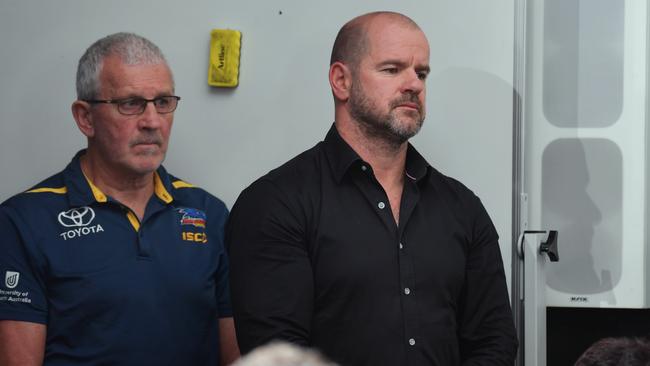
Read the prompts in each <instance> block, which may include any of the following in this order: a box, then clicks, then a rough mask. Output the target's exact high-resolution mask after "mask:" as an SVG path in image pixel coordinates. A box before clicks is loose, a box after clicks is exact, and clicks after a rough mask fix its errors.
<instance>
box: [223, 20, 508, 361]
mask: <svg viewBox="0 0 650 366" xmlns="http://www.w3.org/2000/svg"><path fill="white" fill-rule="evenodd" d="M428 74H429V44H428V41H427V38H426V36H425V35H424V33H423V32H422V30H421V29H420V28H419V27H418V25H417V24H416V23H415V22H413V21H412V20H411V19H409V18H408V17H406V16H404V15H401V14H397V13H390V12H377V13H370V14H365V15H362V16H360V17H357V18H355V19H353V20H351V21H350V22H348V23H347V24H345V26H343V28H342V29H341V30H340V32H339V34H338V36H337V38H336V41H335V43H334V47H333V50H332V58H331V63H330V70H329V81H330V85H331V88H332V94H333V96H334V106H335V121H334V125H333V126H332V127H331V128H330V130H329V132H328V133H327V136H326V137H325V140H324V141H322V142H320V143H319V144H317V145H316V146H315V147H313V148H312V149H310V150H308V151H306V152H304V153H302V154H300V155H298V156H297V157H295V158H294V159H292V160H291V161H289V162H287V163H286V164H284V165H282V166H281V167H279V168H277V169H275V170H273V171H271V172H270V173H269V174H267V175H266V176H264V177H262V178H260V179H259V180H257V181H256V182H254V183H253V184H252V185H251V186H250V187H248V188H247V189H246V190H245V191H244V192H243V193H242V194H241V196H240V197H239V199H238V200H237V203H236V204H235V206H234V207H233V211H232V215H231V217H230V219H229V223H228V226H227V229H226V245H227V247H228V249H229V251H230V255H231V271H232V272H231V287H232V300H233V312H234V316H235V324H236V328H237V336H238V341H239V344H240V347H241V348H242V350H243V351H249V350H250V349H252V348H253V347H255V346H258V345H260V344H263V343H266V342H269V341H270V340H273V339H283V340H287V341H290V342H295V343H298V344H301V345H305V346H311V347H316V348H319V349H320V350H322V351H323V352H324V354H325V355H326V356H328V357H330V358H331V359H333V360H334V361H336V362H338V363H340V364H342V365H368V366H370V365H373V366H377V365H391V366H395V365H439V366H453V365H477V366H478V365H481V366H486V365H512V364H513V362H514V358H515V354H516V350H517V340H516V336H515V329H514V325H513V319H512V313H511V309H510V304H509V300H508V291H507V288H506V282H505V276H504V271H503V263H502V259H501V254H500V250H499V245H498V236H497V233H496V230H495V228H494V226H493V224H492V222H491V221H490V218H489V217H488V214H487V213H486V211H485V209H484V207H483V205H482V204H481V202H480V200H479V199H478V197H476V196H475V195H474V194H473V193H472V192H471V191H470V190H469V189H467V188H466V187H465V186H464V185H462V184H461V183H459V182H458V181H456V180H454V179H452V178H449V177H447V176H445V175H443V174H441V173H440V172H438V171H437V170H436V169H434V168H433V167H432V166H431V165H429V164H428V163H427V162H426V160H425V159H424V158H423V157H422V156H421V155H420V154H419V153H418V152H417V151H416V150H415V148H414V147H413V146H412V145H410V144H409V142H408V140H409V139H410V138H411V137H413V136H414V135H415V134H416V133H417V132H418V131H419V130H420V128H421V126H422V123H423V121H424V117H425V95H426V89H425V80H426V78H427V75H428Z"/></svg>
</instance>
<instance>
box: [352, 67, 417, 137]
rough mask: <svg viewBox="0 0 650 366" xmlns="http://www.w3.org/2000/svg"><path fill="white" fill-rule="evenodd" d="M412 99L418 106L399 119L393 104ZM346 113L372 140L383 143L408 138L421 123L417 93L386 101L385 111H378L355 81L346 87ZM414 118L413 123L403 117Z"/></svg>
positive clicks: (414, 133) (359, 84) (415, 132)
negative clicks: (348, 89)
mask: <svg viewBox="0 0 650 366" xmlns="http://www.w3.org/2000/svg"><path fill="white" fill-rule="evenodd" d="M405 102H412V103H416V104H417V105H418V111H409V112H407V113H408V115H409V116H407V117H402V118H400V117H399V116H398V115H397V111H396V109H395V108H396V107H397V106H399V105H401V104H403V103H405ZM348 103H349V105H350V115H351V116H352V118H353V119H354V120H355V121H357V122H358V123H359V126H360V127H361V129H362V130H363V131H364V133H366V134H367V136H368V137H370V138H372V139H380V140H382V141H384V142H386V143H387V144H389V145H391V146H394V147H399V146H401V145H402V144H403V143H405V142H406V141H408V140H409V139H410V138H411V137H413V136H415V135H416V134H417V133H418V132H419V131H420V128H422V124H423V123H424V117H425V113H424V109H423V106H422V105H421V104H420V100H419V99H418V96H417V95H416V94H413V93H408V94H404V95H403V96H402V97H400V98H398V99H396V100H393V101H391V102H390V103H389V110H388V112H387V113H382V112H381V111H380V108H379V107H378V106H377V104H376V103H375V102H374V101H373V100H371V99H369V98H368V97H367V95H366V93H365V91H364V90H363V87H362V86H361V83H360V82H359V81H358V80H355V81H354V82H353V83H352V87H351V89H350V98H349V100H348ZM407 118H408V119H415V123H412V121H408V120H406V119H407Z"/></svg>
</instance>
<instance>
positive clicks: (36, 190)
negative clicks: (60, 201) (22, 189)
mask: <svg viewBox="0 0 650 366" xmlns="http://www.w3.org/2000/svg"><path fill="white" fill-rule="evenodd" d="M43 192H49V193H58V194H65V193H67V192H68V188H66V187H59V188H49V187H43V188H34V189H31V190H29V191H27V192H26V193H43Z"/></svg>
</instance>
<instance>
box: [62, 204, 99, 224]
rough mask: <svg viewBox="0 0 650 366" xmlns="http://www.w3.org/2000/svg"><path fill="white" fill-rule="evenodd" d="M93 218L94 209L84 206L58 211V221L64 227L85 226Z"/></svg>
mask: <svg viewBox="0 0 650 366" xmlns="http://www.w3.org/2000/svg"><path fill="white" fill-rule="evenodd" d="M94 218H95V211H93V209H92V208H90V207H88V206H85V207H79V208H73V209H71V210H68V211H63V212H60V213H59V223H61V225H63V226H65V227H75V226H87V225H89V224H90V223H91V222H92V221H93V219H94Z"/></svg>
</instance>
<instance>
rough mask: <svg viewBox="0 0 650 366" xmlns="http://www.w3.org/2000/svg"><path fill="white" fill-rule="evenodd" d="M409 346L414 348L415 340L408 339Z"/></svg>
mask: <svg viewBox="0 0 650 366" xmlns="http://www.w3.org/2000/svg"><path fill="white" fill-rule="evenodd" d="M409 344H410V345H411V346H415V339H413V338H411V339H409Z"/></svg>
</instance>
